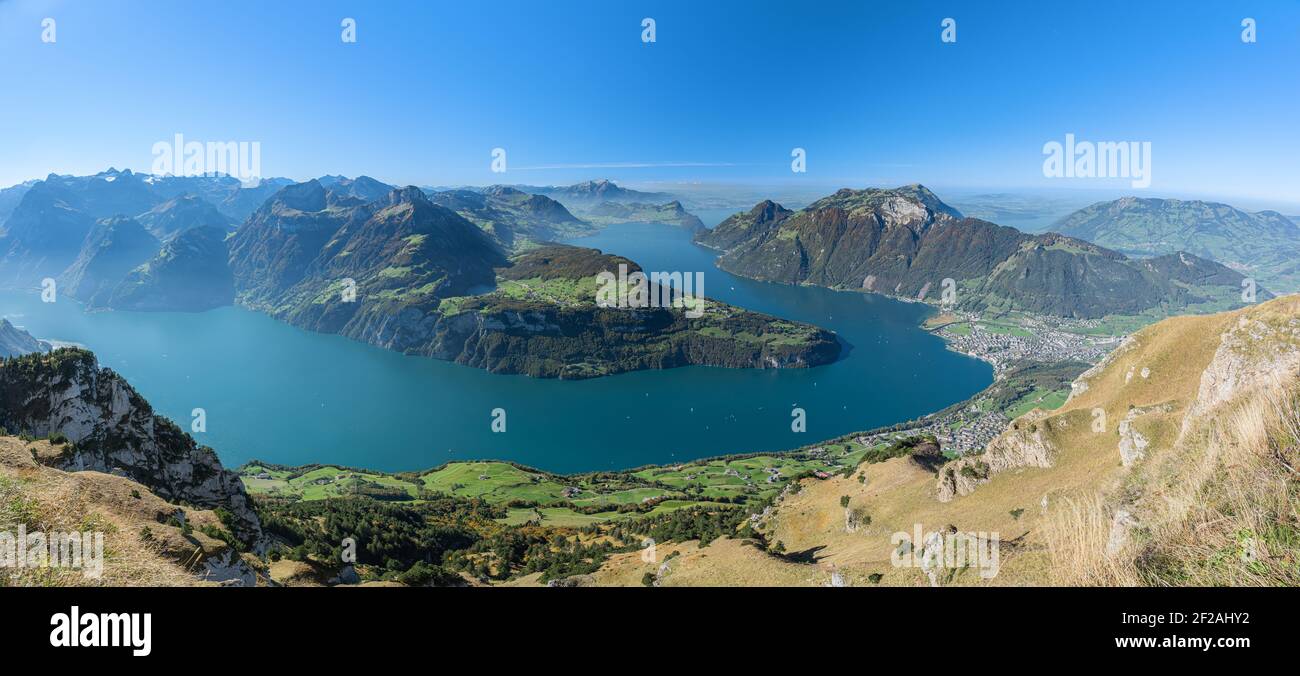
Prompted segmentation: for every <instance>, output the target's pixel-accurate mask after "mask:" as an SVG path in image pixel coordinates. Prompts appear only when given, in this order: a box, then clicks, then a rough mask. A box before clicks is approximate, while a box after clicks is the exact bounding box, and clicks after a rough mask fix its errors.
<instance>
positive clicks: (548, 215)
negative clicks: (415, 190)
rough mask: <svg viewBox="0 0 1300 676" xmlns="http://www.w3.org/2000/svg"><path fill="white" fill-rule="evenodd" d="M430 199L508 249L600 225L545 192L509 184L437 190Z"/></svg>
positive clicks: (592, 229)
mask: <svg viewBox="0 0 1300 676" xmlns="http://www.w3.org/2000/svg"><path fill="white" fill-rule="evenodd" d="M429 199H430V200H431V201H432V202H433V203H434V204H438V205H441V206H444V207H447V208H448V209H451V210H452V211H454V212H456V213H458V214H460V215H461V216H463V217H464V218H466V219H468V220H469V221H470V222H472V223H474V224H475V225H477V226H479V227H480V228H483V229H484V230H485V231H487V232H488V233H489V234H491V235H492V237H493V238H494V239H496V241H497V242H498V243H499V244H501V245H502V246H503V247H505V248H507V249H516V248H519V247H522V246H525V245H527V244H528V243H539V242H553V241H557V240H560V239H565V238H569V237H579V236H582V235H587V234H591V233H592V232H595V231H596V230H598V229H599V228H596V227H594V226H592V225H591V224H590V223H587V222H584V221H582V220H580V219H578V218H577V217H575V216H574V215H573V214H571V213H569V210H568V209H566V208H564V205H562V204H560V203H559V202H557V201H555V200H553V199H551V198H549V197H546V196H545V195H534V194H530V193H526V192H523V191H521V190H517V189H515V188H511V187H509V186H503V185H494V186H491V187H488V188H485V189H483V190H466V189H460V190H447V191H443V192H433V193H430V194H429Z"/></svg>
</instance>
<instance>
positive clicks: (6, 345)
mask: <svg viewBox="0 0 1300 676" xmlns="http://www.w3.org/2000/svg"><path fill="white" fill-rule="evenodd" d="M49 351H50V344H49V343H47V342H45V341H43V340H37V339H35V338H33V337H32V334H30V333H28V332H26V331H24V330H22V329H20V328H18V327H16V326H14V325H13V324H10V323H9V320H8V319H0V357H17V356H19V355H23V354H28V353H31V352H49Z"/></svg>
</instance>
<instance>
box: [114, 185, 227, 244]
mask: <svg viewBox="0 0 1300 676" xmlns="http://www.w3.org/2000/svg"><path fill="white" fill-rule="evenodd" d="M137 220H139V221H140V223H141V224H142V225H144V227H145V228H147V229H148V230H149V232H150V234H152V235H153V236H154V237H157V238H158V239H160V240H161V239H167V238H168V237H171V236H172V235H175V234H176V233H178V232H181V231H183V230H189V229H190V228H197V227H199V226H203V225H211V226H214V227H218V228H224V229H226V230H229V229H230V227H231V222H230V218H229V217H227V216H226V215H225V214H223V213H221V212H220V211H218V210H217V208H216V207H215V206H213V205H212V203H211V202H208V201H207V200H205V199H203V198H201V197H198V196H196V195H191V194H188V193H186V194H183V195H178V196H176V197H173V198H171V199H169V200H167V201H166V202H163V203H162V204H159V205H158V206H156V207H154V208H152V209H150V210H149V211H146V212H144V213H143V214H140V215H139V217H138V218H137Z"/></svg>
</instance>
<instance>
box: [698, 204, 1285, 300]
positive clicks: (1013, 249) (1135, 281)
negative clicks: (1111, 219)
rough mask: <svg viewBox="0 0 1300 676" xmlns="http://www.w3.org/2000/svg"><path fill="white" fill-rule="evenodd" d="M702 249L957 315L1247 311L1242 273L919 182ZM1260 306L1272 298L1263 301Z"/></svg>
mask: <svg viewBox="0 0 1300 676" xmlns="http://www.w3.org/2000/svg"><path fill="white" fill-rule="evenodd" d="M696 241H697V242H699V243H700V244H703V245H706V246H710V247H713V248H716V249H719V250H722V251H723V252H724V253H723V255H722V256H721V257H720V258H719V260H718V265H719V267H721V268H723V269H724V270H727V271H729V272H732V273H735V274H739V275H743V276H746V277H751V278H755V279H761V280H766V281H775V282H784V283H790V284H816V285H819V286H826V287H831V288H840V289H860V290H865V291H870V292H876V293H884V294H887V295H892V296H896V297H902V298H910V299H917V298H922V299H924V298H929V299H930V300H934V299H935V297H936V296H937V295H939V294H941V292H942V291H943V285H944V280H945V279H950V280H953V282H955V287H954V288H952V291H953V292H955V298H954V299H953V301H954V302H955V305H956V307H957V308H960V309H969V310H976V311H1006V310H1019V311H1028V312H1033V313H1040V314H1048V315H1057V316H1064V317H1073V318H1080V319H1096V318H1101V317H1104V316H1107V315H1134V314H1140V313H1144V312H1148V311H1158V312H1162V313H1168V312H1171V311H1178V310H1186V309H1188V308H1193V307H1200V308H1202V309H1207V310H1208V309H1223V308H1224V307H1231V306H1234V303H1235V304H1240V296H1241V292H1242V286H1241V282H1242V280H1243V275H1241V274H1240V273H1238V272H1236V271H1233V270H1231V269H1229V268H1227V267H1225V266H1223V265H1221V264H1219V263H1216V262H1214V261H1210V260H1206V259H1203V258H1200V257H1197V256H1194V255H1191V254H1188V253H1185V252H1178V253H1173V254H1169V255H1166V256H1162V257H1158V258H1153V259H1149V260H1134V259H1130V258H1128V257H1126V256H1125V255H1123V254H1121V253H1119V252H1116V251H1111V250H1109V249H1105V248H1103V247H1100V246H1097V245H1095V244H1090V243H1088V242H1085V241H1082V240H1078V239H1074V238H1071V237H1067V236H1064V235H1060V234H1055V233H1048V234H1045V235H1028V234H1025V233H1022V232H1020V231H1018V230H1015V229H1014V228H1009V227H1005V226H999V225H996V224H993V223H989V222H987V221H982V220H979V219H973V218H964V217H963V216H962V215H961V214H960V213H959V212H957V210H956V209H953V208H952V207H950V206H948V205H946V204H944V203H943V202H942V201H941V200H940V199H939V198H938V197H937V196H936V195H935V194H934V193H932V192H931V191H930V190H928V189H926V188H925V187H924V186H921V185H910V186H904V187H901V188H896V189H890V190H887V189H874V188H872V189H866V190H849V189H844V190H840V191H839V192H836V193H835V194H833V195H830V196H827V197H825V198H822V199H820V200H818V201H816V202H814V203H812V204H810V205H808V206H807V207H805V208H803V209H800V210H798V211H791V210H789V209H785V208H784V207H782V206H780V205H779V204H776V203H773V202H771V201H765V202H762V203H759V204H758V205H755V206H754V207H753V208H752V209H751V210H750V211H749V212H745V213H740V214H736V215H734V216H731V217H730V218H728V219H726V220H725V221H723V222H722V223H720V224H719V225H718V226H717V227H716V228H714V229H713V230H711V231H707V232H701V233H698V234H697V236H696ZM1261 293H1265V294H1266V295H1265V297H1267V292H1261Z"/></svg>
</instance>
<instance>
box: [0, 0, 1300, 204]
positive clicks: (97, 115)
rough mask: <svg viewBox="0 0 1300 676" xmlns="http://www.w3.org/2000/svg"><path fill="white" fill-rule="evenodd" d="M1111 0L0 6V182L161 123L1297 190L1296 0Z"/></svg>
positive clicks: (413, 173)
mask: <svg viewBox="0 0 1300 676" xmlns="http://www.w3.org/2000/svg"><path fill="white" fill-rule="evenodd" d="M1136 4H1138V3H1131V2H1118V1H1117V2H1107V1H1100V2H1090V3H1064V2H918V1H916V0H906V1H902V0H900V1H898V2H869V1H863V0H859V1H857V2H816V1H814V2H761V1H753V0H751V1H749V2H740V1H737V2H709V1H707V0H695V1H694V2H631V1H627V0H604V1H603V2H595V1H593V2H585V1H582V2H580V1H576V0H551V1H549V2H491V3H489V2H456V3H449V2H436V1H427V2H412V3H398V2H372V1H369V0H367V1H362V0H352V1H349V2H283V3H281V2H274V3H273V2H242V1H236V2H220V3H203V4H200V3H198V2H152V1H145V0H136V1H122V0H96V1H93V2H87V1H81V2H71V1H54V0H0V72H3V85H2V86H3V90H2V91H3V96H4V98H3V100H0V184H2V185H9V184H12V183H16V182H19V181H21V180H25V179H29V178H35V177H43V176H44V175H45V174H47V173H49V172H58V173H77V174H85V173H93V172H96V171H99V170H102V169H104V168H107V167H108V166H110V165H111V166H116V167H118V168H124V167H129V168H132V169H135V170H142V171H147V170H148V169H149V167H150V165H151V162H152V156H151V154H150V153H151V149H152V147H153V144H154V143H155V142H158V141H163V140H170V139H171V138H172V135H173V134H174V133H177V132H180V133H183V134H184V135H185V137H186V138H187V139H189V140H200V141H232V140H233V141H239V140H246V141H259V142H261V146H262V168H263V173H264V174H266V175H281V176H289V177H292V178H300V179H301V178H306V177H310V176H318V175H322V174H326V173H342V174H346V175H357V174H362V173H364V174H369V175H372V176H375V177H376V178H380V179H382V180H386V181H390V182H395V183H417V184H431V185H444V184H487V183H500V182H506V183H531V184H555V183H567V182H572V181H575V180H581V179H587V178H595V177H601V176H608V177H611V178H615V179H618V180H622V181H624V182H631V183H637V182H650V181H704V182H750V183H767V182H771V183H799V182H803V183H814V184H826V185H848V186H863V185H894V184H901V183H909V182H917V181H919V182H923V183H926V184H928V185H935V186H953V187H989V188H1007V189H1011V188H1024V187H1051V188H1071V187H1074V186H1076V185H1077V187H1079V188H1097V187H1099V186H1106V185H1107V184H1106V183H1105V182H1101V183H1098V182H1096V181H1093V182H1087V181H1084V182H1065V183H1062V179H1045V178H1044V177H1043V174H1042V163H1043V155H1042V147H1043V144H1044V143H1045V142H1047V141H1052V140H1058V141H1060V140H1063V138H1064V135H1065V134H1066V133H1073V134H1075V135H1076V136H1077V137H1079V138H1080V139H1089V140H1097V141H1133V140H1135V141H1150V142H1151V143H1152V155H1153V157H1152V162H1153V171H1152V184H1151V187H1150V188H1148V189H1146V190H1145V191H1142V192H1143V193H1144V194H1150V195H1163V194H1174V193H1178V194H1205V195H1212V196H1221V197H1225V198H1226V197H1232V196H1247V197H1251V198H1255V199H1256V201H1258V200H1264V201H1268V200H1281V201H1286V202H1300V194H1298V193H1300V125H1297V124H1296V120H1297V118H1300V86H1298V84H1300V82H1298V80H1300V78H1298V77H1297V75H1298V74H1300V3H1297V2H1290V1H1278V2H1231V3H1229V2H1221V3H1211V2H1145V3H1141V4H1142V7H1133V6H1132V5H1136ZM1080 5H1086V6H1080ZM1247 16H1249V17H1253V18H1255V19H1256V20H1257V22H1258V42H1257V43H1256V44H1249V45H1247V44H1243V43H1242V41H1241V27H1240V23H1241V20H1242V18H1243V17H1247ZM44 17H51V18H54V19H55V20H56V22H57V24H56V25H57V42H56V43H54V44H44V43H42V42H41V40H40V37H41V20H42V19H43V18H44ZM344 17H353V18H355V19H356V21H357V43H356V44H344V43H343V42H342V41H341V40H340V32H341V30H342V29H341V28H340V22H341V20H342V19H343V18H344ZM644 17H653V18H654V19H655V20H656V22H657V36H656V37H657V41H656V42H655V43H654V44H644V43H642V42H641V25H640V24H641V20H642V18H644ZM945 17H952V18H954V19H955V20H956V21H957V42H956V44H943V43H942V42H941V41H940V31H941V28H940V22H941V21H942V20H943V19H944V18H945ZM494 147H502V148H505V149H506V151H507V159H508V165H507V166H508V169H509V171H508V172H507V173H506V174H504V175H500V174H493V173H491V172H490V170H489V166H490V160H491V157H490V153H491V149H492V148H494ZM794 147H802V148H805V149H806V150H807V154H808V172H807V174H801V175H794V174H792V173H791V172H790V152H791V149H792V148H794ZM1114 185H1115V186H1125V185H1127V182H1120V183H1115V184H1114ZM1125 191H1126V192H1133V191H1129V190H1125Z"/></svg>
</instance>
